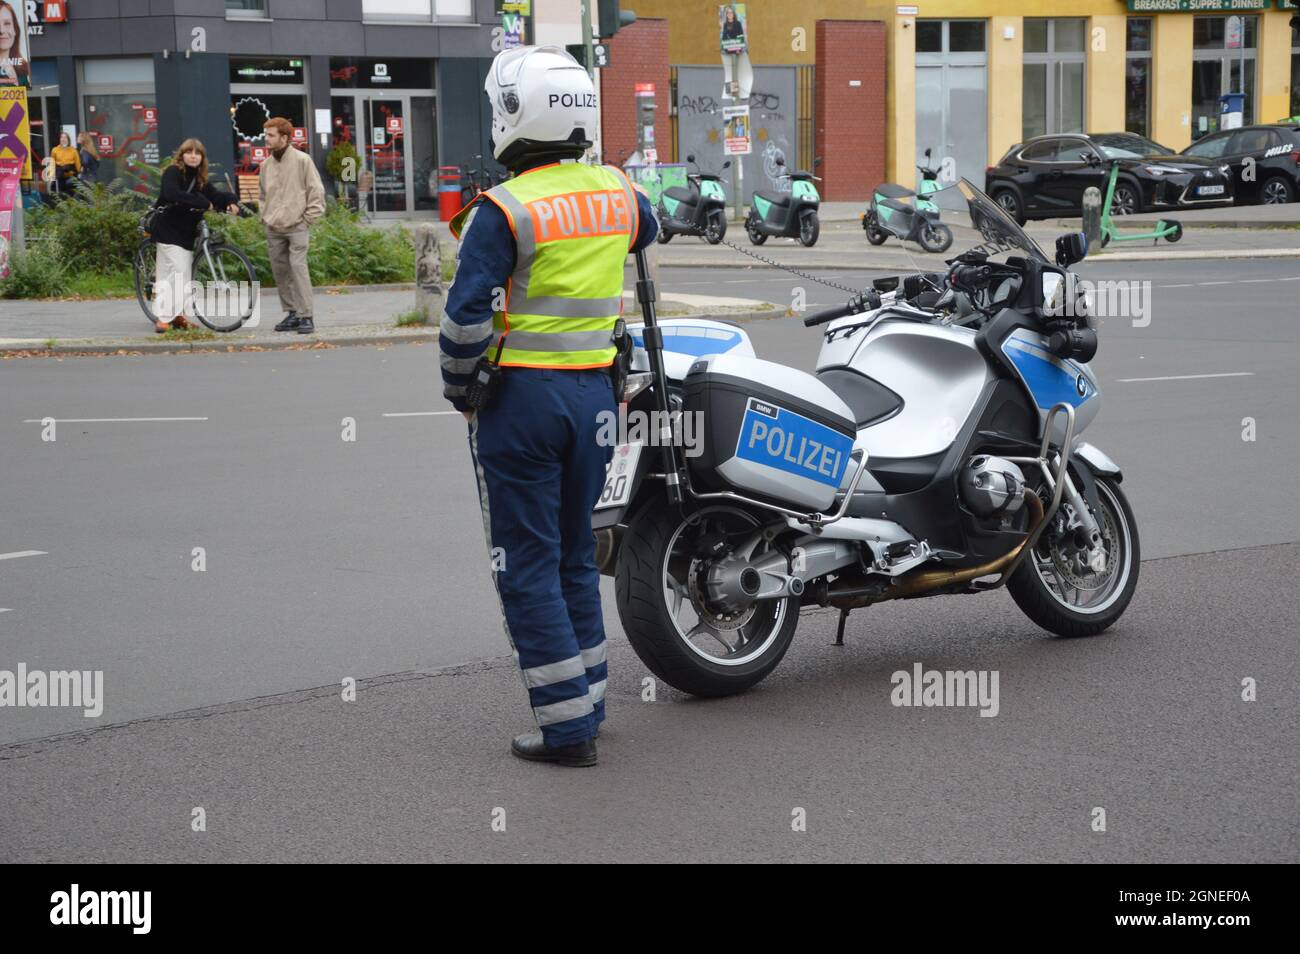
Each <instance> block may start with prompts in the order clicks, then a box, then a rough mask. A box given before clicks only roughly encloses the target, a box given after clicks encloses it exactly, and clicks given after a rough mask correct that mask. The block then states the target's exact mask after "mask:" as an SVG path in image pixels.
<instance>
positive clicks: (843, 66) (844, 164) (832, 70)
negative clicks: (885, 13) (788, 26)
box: [815, 20, 911, 201]
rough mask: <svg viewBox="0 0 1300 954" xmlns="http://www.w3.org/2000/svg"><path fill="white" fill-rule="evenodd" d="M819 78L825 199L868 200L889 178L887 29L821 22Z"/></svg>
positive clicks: (819, 133) (848, 22) (818, 116)
mask: <svg viewBox="0 0 1300 954" xmlns="http://www.w3.org/2000/svg"><path fill="white" fill-rule="evenodd" d="M816 77H817V79H816V88H815V100H816V130H817V133H816V143H817V146H816V153H817V155H818V156H820V157H821V160H822V164H821V166H820V167H819V168H818V170H817V172H818V175H820V176H821V177H822V180H823V181H822V184H821V193H822V197H823V198H825V199H827V200H835V201H844V200H852V199H866V198H869V197H870V195H871V190H872V189H873V188H874V187H875V186H876V184H877V183H880V182H883V181H884V179H885V151H886V143H885V82H886V63H885V25H884V24H883V23H880V22H878V21H873V20H818V21H817V73H816ZM905 184H907V185H911V183H905Z"/></svg>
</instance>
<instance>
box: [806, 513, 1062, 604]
mask: <svg viewBox="0 0 1300 954" xmlns="http://www.w3.org/2000/svg"><path fill="white" fill-rule="evenodd" d="M1025 503H1027V504H1028V505H1029V512H1030V514H1031V516H1032V518H1033V520H1032V522H1031V523H1030V526H1029V529H1028V531H1027V532H1026V534H1025V539H1023V540H1021V541H1020V542H1019V543H1018V544H1016V545H1015V546H1014V547H1013V548H1012V549H1011V550H1010V551H1009V552H1007V553H1004V554H1003V555H1002V556H1000V557H998V558H996V559H994V560H990V561H989V562H988V563H983V564H981V565H980V566H973V567H969V568H967V569H964V570H924V571H921V572H917V573H914V574H911V575H909V576H905V577H903V578H901V579H900V580H899V581H898V582H897V583H896V584H895V585H894V586H891V587H889V588H888V589H887V590H885V591H884V592H883V593H877V594H873V593H856V594H855V593H852V592H847V593H841V594H840V595H839V596H836V594H835V593H834V592H831V593H830V594H828V595H829V597H830V599H829V603H830V605H831V606H834V607H837V608H839V609H860V608H861V607H863V606H870V605H871V604H873V603H883V602H885V600H901V599H907V598H908V597H913V596H920V595H921V594H923V593H928V592H930V591H931V590H937V589H939V588H940V587H944V586H952V585H954V584H956V583H968V582H970V581H971V580H976V579H979V578H980V577H981V576H991V575H992V574H994V573H997V572H999V571H1000V570H1003V569H1004V568H1006V567H1008V566H1010V565H1011V564H1012V563H1014V562H1016V560H1017V558H1018V557H1019V556H1020V553H1021V551H1022V550H1023V549H1024V547H1025V545H1026V544H1027V543H1029V541H1030V540H1035V541H1036V540H1037V539H1038V530H1039V529H1040V528H1041V527H1042V524H1043V523H1044V520H1045V514H1044V513H1043V502H1042V501H1041V500H1039V499H1038V494H1036V493H1034V492H1033V491H1032V490H1029V489H1028V488H1026V489H1025ZM1005 581H1006V577H1005V575H1004V576H1003V578H1002V579H1000V580H998V583H999V584H1001V583H1004V582H1005Z"/></svg>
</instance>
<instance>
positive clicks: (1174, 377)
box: [1116, 371, 1255, 384]
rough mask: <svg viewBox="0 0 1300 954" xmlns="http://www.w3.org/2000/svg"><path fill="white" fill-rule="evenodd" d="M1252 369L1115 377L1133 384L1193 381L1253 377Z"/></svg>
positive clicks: (1121, 381) (1122, 381) (1124, 382)
mask: <svg viewBox="0 0 1300 954" xmlns="http://www.w3.org/2000/svg"><path fill="white" fill-rule="evenodd" d="M1254 376H1255V372H1254V371H1228V372H1225V373H1223V374H1171V375H1169V376H1168V377H1164V378H1117V379H1116V380H1118V381H1119V383H1120V384H1134V383H1136V382H1139V381H1195V380H1199V379H1201V378H1253V377H1254Z"/></svg>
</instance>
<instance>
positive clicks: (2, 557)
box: [0, 550, 47, 560]
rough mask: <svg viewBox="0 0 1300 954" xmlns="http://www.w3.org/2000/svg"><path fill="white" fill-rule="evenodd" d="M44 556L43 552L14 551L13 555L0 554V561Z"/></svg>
mask: <svg viewBox="0 0 1300 954" xmlns="http://www.w3.org/2000/svg"><path fill="white" fill-rule="evenodd" d="M46 555H47V554H46V552H45V551H44V550H15V551H14V552H13V553H0V560H17V559H18V558H19V557H29V556H46Z"/></svg>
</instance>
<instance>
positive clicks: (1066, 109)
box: [623, 0, 1300, 183]
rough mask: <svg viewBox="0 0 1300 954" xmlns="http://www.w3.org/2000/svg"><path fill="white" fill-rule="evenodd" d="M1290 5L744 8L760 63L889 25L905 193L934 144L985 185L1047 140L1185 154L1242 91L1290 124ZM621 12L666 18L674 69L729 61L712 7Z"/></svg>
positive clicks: (1294, 56) (1294, 48)
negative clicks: (870, 24)
mask: <svg viewBox="0 0 1300 954" xmlns="http://www.w3.org/2000/svg"><path fill="white" fill-rule="evenodd" d="M1286 2H1287V0H929V2H926V0H920V2H917V3H911V4H898V3H889V4H883V3H877V2H872V0H866V2H863V0H808V2H805V3H789V2H786V0H751V2H748V3H746V4H745V9H744V12H745V20H746V32H747V38H748V44H749V56H750V60H751V62H752V63H753V64H754V65H755V66H763V65H770V66H776V65H791V66H810V65H813V64H814V63H815V61H816V23H817V21H819V20H877V21H881V22H883V23H884V24H885V28H886V35H887V43H886V55H887V58H888V63H887V93H886V95H887V108H886V115H887V121H886V130H885V136H886V167H887V175H888V176H889V178H890V179H892V180H895V181H902V182H910V181H911V180H912V179H913V178H915V165H916V162H917V156H918V154H919V150H921V149H924V148H925V147H926V145H931V144H932V145H935V146H936V147H937V148H936V157H938V156H943V155H945V154H947V153H948V152H949V151H950V150H951V151H957V152H960V153H961V154H962V156H963V159H962V162H961V164H960V165H961V167H960V172H961V174H963V175H967V176H969V177H970V178H972V179H973V180H975V181H976V182H977V183H982V181H983V171H984V170H983V168H975V167H976V166H977V165H978V164H979V163H980V162H982V163H984V164H986V165H987V164H992V163H994V162H996V161H997V160H998V159H999V158H1001V156H1002V155H1004V154H1005V153H1006V151H1007V150H1008V149H1009V148H1010V147H1011V146H1012V145H1015V144H1016V143H1019V142H1022V141H1023V140H1024V139H1025V138H1027V136H1028V135H1033V134H1038V133H1053V132H1078V131H1082V132H1113V131H1119V130H1124V129H1129V130H1130V131H1134V132H1139V133H1142V134H1144V135H1146V136H1148V137H1149V138H1151V139H1154V140H1155V141H1156V142H1158V143H1161V144H1162V145H1165V146H1168V147H1169V148H1171V149H1175V150H1178V149H1182V148H1183V147H1184V146H1186V145H1188V144H1189V143H1190V142H1192V140H1194V139H1195V138H1197V137H1198V136H1200V135H1203V134H1205V133H1207V132H1210V131H1213V130H1214V129H1216V128H1218V123H1219V103H1218V97H1219V95H1220V94H1222V93H1227V92H1235V91H1238V90H1241V89H1242V88H1243V87H1244V90H1245V93H1246V96H1247V104H1246V105H1247V110H1246V112H1245V115H1244V122H1245V123H1246V124H1250V123H1252V122H1261V123H1263V122H1275V121H1278V120H1280V119H1282V118H1283V117H1287V116H1291V115H1295V114H1296V113H1297V112H1300V102H1298V100H1300V97H1298V96H1297V92H1296V90H1294V89H1293V85H1294V84H1296V83H1297V82H1300V39H1297V33H1296V31H1295V30H1293V29H1292V27H1291V26H1290V20H1291V18H1292V17H1294V16H1297V15H1300V11H1298V10H1295V9H1293V8H1290V7H1289V6H1287V5H1286ZM623 5H624V7H625V8H627V9H634V10H635V11H636V13H637V15H638V16H640V17H658V18H664V19H666V20H667V21H668V24H669V60H670V62H671V64H672V65H674V66H679V65H686V64H717V63H719V62H720V51H719V45H718V29H717V22H718V9H719V4H718V3H717V2H701V0H624V4H623ZM953 24H956V26H953ZM981 34H982V35H981ZM823 121H831V122H833V121H836V118H835V117H819V118H818V122H819V123H820V122H823ZM918 123H919V125H920V128H921V137H920V138H921V139H922V140H927V141H922V142H918ZM937 126H942V127H944V128H942V129H939V128H936V127H937ZM1135 127H1136V128H1135ZM930 140H932V141H933V142H929V141H930ZM981 140H982V141H981Z"/></svg>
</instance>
